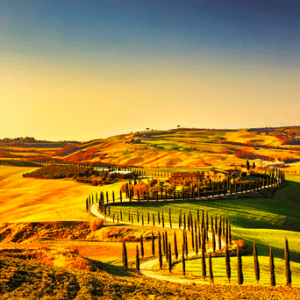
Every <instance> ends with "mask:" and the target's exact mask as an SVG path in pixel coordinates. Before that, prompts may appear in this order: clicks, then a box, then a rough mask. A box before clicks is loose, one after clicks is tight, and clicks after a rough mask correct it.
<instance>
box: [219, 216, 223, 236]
mask: <svg viewBox="0 0 300 300" xmlns="http://www.w3.org/2000/svg"><path fill="white" fill-rule="evenodd" d="M219 232H220V236H221V235H222V216H221V215H220V216H219Z"/></svg>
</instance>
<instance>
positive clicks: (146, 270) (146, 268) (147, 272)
mask: <svg viewBox="0 0 300 300" xmlns="http://www.w3.org/2000/svg"><path fill="white" fill-rule="evenodd" d="M90 209H91V213H92V214H93V215H94V216H96V217H99V218H102V219H105V220H107V221H111V222H112V221H113V219H112V218H110V217H108V216H104V215H103V214H101V213H99V211H98V204H93V205H91V207H90ZM119 223H121V224H130V225H136V226H142V225H141V224H140V223H130V222H126V221H119ZM144 226H149V227H152V225H151V224H144ZM155 226H156V227H162V225H155ZM165 228H170V226H166V225H165ZM172 228H178V229H179V226H173V225H172ZM208 237H209V238H210V239H211V238H212V234H211V233H210V232H208ZM216 244H217V245H218V237H217V236H216ZM223 246H225V243H224V242H223V241H222V240H221V247H223ZM212 251H213V249H212V248H210V249H207V250H206V252H212ZM189 257H196V253H195V252H193V253H189ZM172 261H176V258H175V255H174V256H172ZM156 265H158V259H157V258H156V259H153V260H149V261H147V262H144V263H141V265H140V273H141V274H142V275H144V276H147V277H150V278H155V279H159V280H165V281H171V282H175V283H182V284H194V283H197V284H209V282H207V281H202V280H191V279H182V278H174V277H172V276H167V275H160V274H157V273H156V272H155V271H153V269H154V267H155V266H156Z"/></svg>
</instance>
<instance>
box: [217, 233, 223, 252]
mask: <svg viewBox="0 0 300 300" xmlns="http://www.w3.org/2000/svg"><path fill="white" fill-rule="evenodd" d="M218 246H219V250H220V251H222V243H221V227H219V231H218Z"/></svg>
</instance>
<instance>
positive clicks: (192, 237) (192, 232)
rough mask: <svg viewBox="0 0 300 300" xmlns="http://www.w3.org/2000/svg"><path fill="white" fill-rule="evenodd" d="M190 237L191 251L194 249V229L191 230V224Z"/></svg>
mask: <svg viewBox="0 0 300 300" xmlns="http://www.w3.org/2000/svg"><path fill="white" fill-rule="evenodd" d="M191 228H192V230H191V239H192V249H193V251H194V250H195V240H194V230H193V226H192V227H191Z"/></svg>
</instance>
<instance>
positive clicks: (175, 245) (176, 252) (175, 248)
mask: <svg viewBox="0 0 300 300" xmlns="http://www.w3.org/2000/svg"><path fill="white" fill-rule="evenodd" d="M174 252H175V258H176V259H178V249H177V237H176V232H175V231H174Z"/></svg>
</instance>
